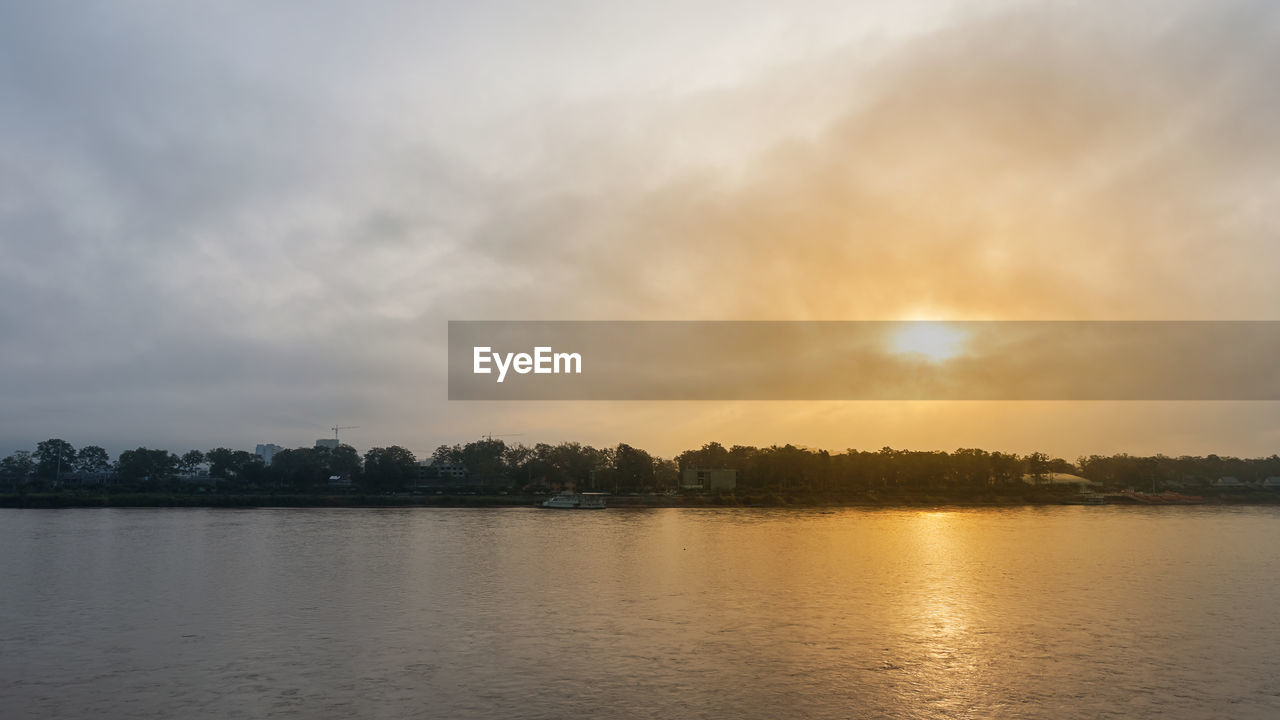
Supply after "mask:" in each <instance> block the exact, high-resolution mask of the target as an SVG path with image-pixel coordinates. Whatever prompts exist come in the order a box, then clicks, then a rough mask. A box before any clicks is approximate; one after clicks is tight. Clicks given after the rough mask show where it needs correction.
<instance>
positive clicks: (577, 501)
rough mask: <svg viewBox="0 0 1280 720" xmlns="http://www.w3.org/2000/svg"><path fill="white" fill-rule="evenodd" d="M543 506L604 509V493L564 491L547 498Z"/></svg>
mask: <svg viewBox="0 0 1280 720" xmlns="http://www.w3.org/2000/svg"><path fill="white" fill-rule="evenodd" d="M542 507H544V508H553V509H560V510H603V509H604V493H575V492H562V493H560V494H559V495H556V496H555V497H553V498H549V499H548V500H545V501H544V502H543V503H542Z"/></svg>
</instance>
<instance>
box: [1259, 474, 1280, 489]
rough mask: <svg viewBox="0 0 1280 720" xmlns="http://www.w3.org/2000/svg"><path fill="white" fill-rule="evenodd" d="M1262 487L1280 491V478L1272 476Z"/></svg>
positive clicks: (1263, 482)
mask: <svg viewBox="0 0 1280 720" xmlns="http://www.w3.org/2000/svg"><path fill="white" fill-rule="evenodd" d="M1262 487H1264V488H1269V489H1272V490H1280V476H1277V475H1272V476H1271V477H1269V478H1265V479H1264V480H1263V481H1262Z"/></svg>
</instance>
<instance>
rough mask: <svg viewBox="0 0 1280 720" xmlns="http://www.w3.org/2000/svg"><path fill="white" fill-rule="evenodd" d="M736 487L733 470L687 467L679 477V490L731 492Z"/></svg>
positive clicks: (736, 479)
mask: <svg viewBox="0 0 1280 720" xmlns="http://www.w3.org/2000/svg"><path fill="white" fill-rule="evenodd" d="M737 487H738V471H737V470H734V469H733V468H702V467H687V468H685V469H684V472H683V473H682V474H681V476H680V489H681V490H701V491H703V492H714V491H717V490H733V489H735V488H737Z"/></svg>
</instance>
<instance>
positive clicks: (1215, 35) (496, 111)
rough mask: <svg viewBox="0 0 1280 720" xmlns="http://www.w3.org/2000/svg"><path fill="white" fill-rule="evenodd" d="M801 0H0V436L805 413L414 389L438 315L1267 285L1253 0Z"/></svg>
mask: <svg viewBox="0 0 1280 720" xmlns="http://www.w3.org/2000/svg"><path fill="white" fill-rule="evenodd" d="M837 6H843V4H831V5H830V6H826V7H816V8H815V9H814V12H812V13H809V14H808V16H806V15H805V14H804V13H797V14H795V15H792V16H788V15H785V14H778V13H775V12H772V11H766V10H767V7H768V6H767V4H762V5H761V6H760V7H752V6H743V5H735V6H734V7H733V8H730V9H727V10H726V9H725V8H717V7H715V6H714V5H711V4H708V5H705V6H698V7H696V8H691V9H687V10H685V9H678V10H677V9H673V7H669V6H663V5H661V4H659V5H655V6H653V7H651V8H645V9H625V8H621V7H614V8H601V9H593V10H585V11H574V10H573V9H572V6H571V5H570V4H565V5H546V6H543V8H542V9H540V10H539V11H538V12H533V11H532V10H530V8H529V6H527V5H520V4H517V5H514V6H507V5H502V4H497V5H491V4H473V5H468V6H466V7H461V6H459V7H452V8H451V7H447V6H431V7H428V6H423V5H420V4H418V3H387V4H386V5H385V7H382V8H381V9H382V10H383V12H373V11H371V10H370V9H369V8H368V7H367V6H365V5H360V6H356V5H352V6H349V7H348V6H343V5H332V6H326V7H325V8H317V7H312V6H309V5H305V4H302V5H290V4H275V5H271V6H262V5H261V4H259V3H246V4H242V5H237V4H234V3H232V4H219V5H217V6H211V7H207V8H190V7H187V8H176V7H175V8H172V9H168V8H162V7H158V6H157V7H151V8H149V9H146V10H145V11H144V10H140V9H139V10H135V11H132V12H131V11H128V10H124V9H121V8H120V7H118V6H114V5H107V4H101V5H95V4H88V5H83V4H78V5H77V7H76V9H75V11H74V12H69V11H68V10H67V9H66V8H64V7H59V6H58V5H57V4H55V3H38V4H25V5H23V4H15V5H12V6H10V7H6V8H4V9H3V10H0V108H3V109H2V110H0V138H3V139H0V245H2V248H3V252H4V262H3V263H2V264H0V330H2V331H3V333H4V336H5V342H4V343H3V344H2V345H0V397H2V400H0V402H2V403H3V405H4V407H5V408H6V411H5V412H4V413H3V414H2V415H0V442H3V443H7V444H8V445H12V446H13V448H14V449H16V448H18V447H28V446H31V445H33V444H34V442H35V441H37V440H40V439H43V438H45V437H49V436H55V435H60V436H64V437H67V438H68V439H71V440H72V441H73V442H75V443H77V444H86V443H91V442H94V443H100V444H105V445H108V446H111V447H113V449H120V448H122V447H126V446H133V445H137V444H155V445H162V444H163V445H167V446H170V447H172V448H174V449H180V448H185V447H187V446H194V447H206V446H212V445H218V444H226V445H235V446H239V447H246V446H250V445H252V444H253V443H255V442H260V441H276V442H282V443H285V444H293V443H299V442H309V441H310V439H312V436H315V437H318V436H320V435H323V434H324V433H323V428H324V427H325V426H326V425H329V424H332V423H334V422H339V421H341V422H343V423H350V424H360V425H362V430H363V431H364V433H365V434H366V436H367V437H368V438H369V439H370V443H368V444H374V443H385V442H400V443H402V444H406V445H409V446H411V447H413V448H415V449H418V450H420V451H422V450H429V449H430V447H431V446H432V445H434V444H435V443H436V439H437V438H439V441H440V442H444V441H455V440H458V439H466V438H468V437H471V436H474V435H475V434H476V433H478V432H484V431H498V430H501V429H503V427H494V426H495V425H499V426H502V425H503V424H508V423H509V424H510V425H519V426H520V429H528V430H530V433H531V434H535V435H536V434H537V433H544V434H547V435H548V436H549V437H550V438H551V439H570V438H573V439H578V438H580V439H585V440H588V441H594V442H611V441H616V440H619V439H625V438H619V437H616V435H610V436H606V435H607V434H608V433H619V432H634V433H635V434H636V436H638V438H639V439H644V438H650V439H651V441H652V442H654V443H658V444H659V447H658V448H656V449H665V450H669V449H670V447H669V446H670V445H671V444H672V443H673V442H677V441H675V440H672V439H671V436H669V435H663V434H662V433H660V432H658V431H657V430H654V429H652V428H653V427H655V426H661V427H662V428H664V429H668V428H670V429H672V430H671V431H672V432H683V433H685V434H686V435H688V442H701V441H703V440H705V439H707V438H706V437H704V436H703V435H702V434H701V432H702V429H704V428H705V429H706V430H707V431H708V432H713V431H718V432H724V433H734V432H744V431H743V430H742V428H743V427H747V426H749V427H753V428H755V427H759V428H765V429H769V428H772V429H773V430H774V431H776V432H777V434H778V437H777V438H776V440H778V441H787V440H798V441H804V442H807V444H821V443H822V442H827V441H831V442H834V441H833V440H830V437H831V436H830V434H827V435H823V434H822V433H823V432H827V431H821V432H815V431H813V430H812V429H811V428H810V427H809V425H810V423H811V422H812V418H813V417H814V413H817V414H818V415H822V414H825V413H831V412H836V411H833V410H832V409H830V408H825V409H817V410H813V409H810V410H809V411H807V412H799V411H797V412H795V413H784V414H776V413H774V412H772V411H768V410H760V409H758V408H757V409H752V408H750V407H746V408H741V407H736V406H734V407H730V406H716V407H712V406H695V407H688V406H684V405H672V406H652V407H650V406H623V407H618V406H611V407H591V408H579V407H577V406H571V405H566V406H557V407H545V406H544V407H542V408H540V409H539V408H529V407H520V408H513V407H504V406H487V407H477V406H459V405H456V404H455V405H448V404H446V403H445V402H443V397H444V380H443V378H444V349H443V341H444V331H445V321H446V320H448V319H453V318H501V319H536V318H543V319H561V318H563V319H586V318H597V319H687V318H716V319H719V318H742V319H753V318H769V319H816V318H826V319H852V318H872V319H875V318H887V317H902V316H911V315H912V314H913V313H921V312H923V313H934V314H940V315H944V316H953V317H977V318H983V317H1020V318H1096V319H1114V318H1206V319H1209V318H1222V317H1228V318H1270V317H1271V315H1272V313H1273V310H1272V309H1273V308H1275V307H1277V305H1278V301H1280V296H1278V294H1280V290H1277V289H1276V288H1277V287H1280V286H1277V285H1276V284H1275V283H1274V281H1273V279H1272V277H1271V275H1272V271H1271V270H1270V268H1273V267H1275V266H1277V264H1280V263H1277V260H1280V258H1277V257H1276V255H1277V253H1278V252H1280V250H1277V247H1278V246H1277V245H1276V244H1275V243H1274V237H1275V232H1276V226H1275V221H1274V219H1273V218H1274V217H1276V213H1275V208H1274V207H1273V204H1274V202H1275V200H1274V198H1277V197H1280V193H1277V192H1276V190H1277V188H1276V183H1277V182H1278V181H1277V180H1276V178H1277V177H1280V174H1277V173H1276V169H1277V167H1280V157H1278V156H1277V153H1278V151H1280V142H1278V141H1280V137H1277V133H1278V132H1280V130H1277V128H1280V123H1278V122H1277V120H1280V118H1278V117H1277V110H1278V109H1280V95H1278V92H1277V90H1276V89H1275V86H1274V83H1273V82H1271V81H1270V78H1269V77H1268V75H1269V70H1270V69H1271V68H1274V67H1276V66H1277V64H1280V63H1277V60H1280V58H1277V57H1276V56H1277V53H1278V52H1280V51H1278V50H1277V49H1276V48H1280V42H1277V40H1278V38H1277V31H1278V23H1280V14H1278V13H1277V11H1276V10H1275V9H1273V8H1272V7H1271V6H1269V5H1267V4H1262V3H1207V2H1203V3H1202V2H1185V3H1173V4H1170V3H1140V4H1138V5H1127V6H1126V7H1124V8H1114V7H1107V6H1103V5H1101V4H1099V5H1096V6H1087V5H1086V6H1080V5H1076V6H1071V7H1065V6H1064V7H1060V8H1043V7H1032V8H1026V7H1021V6H1018V5H1012V6H1010V7H1009V8H1002V9H999V10H991V11H986V13H985V14H984V13H979V12H976V11H970V12H964V11H961V12H952V13H942V12H940V11H939V9H938V7H937V6H936V5H935V4H933V3H920V4H917V5H914V6H904V7H905V8H906V9H902V10H895V12H897V13H898V14H897V15H886V16H885V17H886V19H885V20H884V21H883V22H881V23H880V24H877V22H873V21H871V20H869V18H870V17H871V16H872V15H871V14H870V13H868V12H866V11H862V12H859V13H855V14H854V15H846V16H841V17H840V19H839V20H838V21H837V20H836V19H835V18H836V16H835V15H832V14H831V13H834V12H835V11H836V9H837ZM984 7H990V6H985V5H984ZM843 12H849V11H848V10H844V11H843ZM824 14H825V15H824ZM824 17H826V21H823V18H824ZM838 412H839V413H842V415H841V417H842V418H843V419H842V420H841V423H842V424H844V425H845V426H847V427H849V428H850V430H849V432H858V431H865V427H866V426H865V423H867V422H870V420H869V419H871V418H877V420H876V421H877V422H879V421H882V420H883V417H882V415H883V412H882V410H866V411H863V410H859V409H857V408H853V409H845V410H840V411H838ZM1027 412H1028V413H1031V414H1032V415H1034V414H1035V412H1039V411H1033V410H1031V409H1028V410H1027ZM1224 412H1228V413H1230V412H1232V411H1224ZM1240 412H1241V414H1240V415H1239V421H1238V422H1236V423H1234V425H1235V426H1240V425H1241V424H1244V423H1248V424H1250V427H1252V428H1257V427H1258V426H1259V425H1258V423H1259V422H1260V420H1259V417H1258V411H1257V410H1256V408H1255V409H1252V410H1248V411H1247V412H1245V411H1243V410H1242V411H1240ZM1036 417H1043V416H1036ZM1081 417H1082V418H1083V417H1084V416H1081ZM1060 418H1061V416H1060V415H1059V416H1058V419H1055V420H1044V421H1043V423H1042V425H1043V427H1046V428H1048V427H1054V428H1055V429H1058V430H1061V429H1062V428H1061V427H1060V426H1059V425H1057V424H1055V423H1058V421H1059V420H1060ZM1216 420H1219V421H1220V420H1221V417H1218V418H1216ZM931 422H933V423H934V425H935V426H936V427H935V430H936V432H935V433H934V435H933V436H929V435H921V434H918V433H917V434H912V433H910V432H905V433H904V434H902V435H901V437H902V438H903V441H904V442H907V441H913V442H927V441H928V440H927V438H928V437H942V438H945V437H948V435H947V430H946V429H947V428H948V427H952V428H954V427H955V419H954V417H953V416H952V414H951V411H946V412H940V413H939V414H938V415H937V417H936V418H935V420H934V421H931ZM1189 422H1192V421H1189ZM1195 422H1198V421H1195ZM1261 422H1264V425H1265V426H1266V427H1270V428H1273V429H1272V430H1269V431H1267V432H1270V433H1271V434H1270V435H1264V436H1262V437H1264V438H1271V439H1272V440H1276V439H1280V435H1277V434H1276V432H1275V430H1274V428H1275V427H1276V425H1277V423H1276V421H1275V417H1274V416H1273V415H1267V414H1265V413H1264V414H1263V421H1261ZM1025 424H1027V425H1029V426H1032V427H1034V426H1035V425H1036V421H1035V420H1034V418H1033V419H1031V420H1029V421H1028V422H1027V423H1025ZM1090 425H1091V422H1089V421H1087V420H1083V419H1082V420H1080V421H1079V422H1078V424H1077V426H1076V427H1075V431H1076V432H1087V431H1088V429H1089V426H1090ZM1226 425H1227V426H1232V425H1233V423H1232V422H1228V423H1226ZM588 426H590V428H593V429H592V430H590V431H588V430H587V429H586V428H587V427H588ZM898 427H899V429H901V427H902V426H898ZM508 429H510V428H509V427H508ZM1208 432H1209V429H1206V433H1208ZM1212 432H1213V436H1214V437H1216V438H1220V439H1221V440H1222V441H1223V442H1226V443H1231V442H1237V440H1236V439H1235V438H1236V437H1239V436H1238V435H1237V436H1234V437H1233V436H1231V435H1230V432H1231V430H1230V429H1220V430H1213V431H1212ZM592 433H595V434H599V435H601V436H600V437H596V436H594V435H592ZM797 434H798V435H800V437H797ZM560 435H563V437H560ZM1207 436H1208V435H1206V437H1207ZM744 437H745V434H744ZM991 437H992V441H993V442H996V441H1000V440H1002V439H1003V440H1008V439H1009V436H1008V435H1004V436H1001V435H998V434H995V433H993V434H992V436H991ZM1250 437H1251V438H1252V439H1251V440H1249V441H1247V442H1254V443H1257V442H1259V440H1258V437H1259V436H1257V435H1252V436H1250ZM531 439H540V438H538V437H532V438H531ZM764 441H765V442H772V441H773V440H770V439H766V440H764ZM357 442H358V441H357ZM941 442H946V440H942V441H941ZM1081 442H1083V441H1081ZM1135 442H1137V440H1135ZM1206 442H1208V441H1207V440H1206ZM1241 442H1245V441H1241ZM664 443H665V445H663V444H664ZM974 444H980V443H974ZM1015 449H1016V448H1015ZM1133 449H1134V450H1135V451H1137V450H1139V449H1140V448H1133ZM1260 451H1261V450H1260ZM0 452H7V450H6V446H5V445H0Z"/></svg>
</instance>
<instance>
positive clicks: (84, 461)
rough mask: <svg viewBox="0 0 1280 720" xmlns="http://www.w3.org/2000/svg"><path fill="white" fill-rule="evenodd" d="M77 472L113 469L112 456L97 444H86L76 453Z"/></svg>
mask: <svg viewBox="0 0 1280 720" xmlns="http://www.w3.org/2000/svg"><path fill="white" fill-rule="evenodd" d="M75 468H76V472H82V473H99V472H106V471H108V470H110V469H111V456H110V455H107V451H106V450H104V449H102V448H100V447H98V446H97V445H85V446H84V447H82V448H80V451H79V452H77V453H76V462H75Z"/></svg>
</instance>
